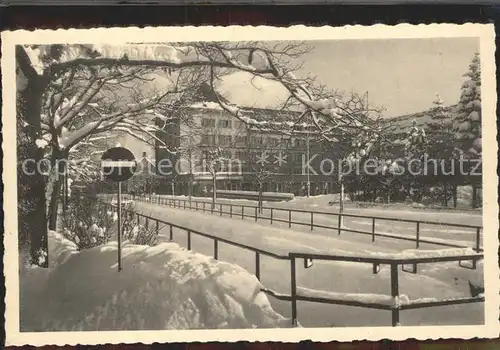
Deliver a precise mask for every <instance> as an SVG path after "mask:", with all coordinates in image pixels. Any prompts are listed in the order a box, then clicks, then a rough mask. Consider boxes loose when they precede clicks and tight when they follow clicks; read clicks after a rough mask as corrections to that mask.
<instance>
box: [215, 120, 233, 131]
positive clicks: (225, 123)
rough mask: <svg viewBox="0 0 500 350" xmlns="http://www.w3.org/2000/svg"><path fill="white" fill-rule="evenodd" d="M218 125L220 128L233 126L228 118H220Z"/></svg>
mask: <svg viewBox="0 0 500 350" xmlns="http://www.w3.org/2000/svg"><path fill="white" fill-rule="evenodd" d="M218 126H219V128H223V129H230V128H231V121H230V120H227V119H219V123H218Z"/></svg>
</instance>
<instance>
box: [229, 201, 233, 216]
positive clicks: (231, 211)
mask: <svg viewBox="0 0 500 350" xmlns="http://www.w3.org/2000/svg"><path fill="white" fill-rule="evenodd" d="M229 217H230V218H232V217H233V205H232V204H229Z"/></svg>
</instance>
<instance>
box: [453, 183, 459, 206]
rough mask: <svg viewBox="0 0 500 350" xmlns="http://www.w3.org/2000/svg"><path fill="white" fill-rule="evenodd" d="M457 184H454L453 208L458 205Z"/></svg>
mask: <svg viewBox="0 0 500 350" xmlns="http://www.w3.org/2000/svg"><path fill="white" fill-rule="evenodd" d="M457 197H458V194H457V184H453V208H456V207H457Z"/></svg>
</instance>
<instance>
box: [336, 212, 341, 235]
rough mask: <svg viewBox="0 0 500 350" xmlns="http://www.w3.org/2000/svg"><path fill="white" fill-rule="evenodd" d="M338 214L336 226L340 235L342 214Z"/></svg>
mask: <svg viewBox="0 0 500 350" xmlns="http://www.w3.org/2000/svg"><path fill="white" fill-rule="evenodd" d="M338 216H339V221H338V224H337V227H338V230H339V235H340V231H341V227H340V226H341V224H342V214H340V213H339V214H338Z"/></svg>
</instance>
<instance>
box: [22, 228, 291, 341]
mask: <svg viewBox="0 0 500 350" xmlns="http://www.w3.org/2000/svg"><path fill="white" fill-rule="evenodd" d="M49 247H50V248H49V249H50V250H49V261H50V268H49V269H42V268H30V267H24V268H23V269H22V270H21V274H20V292H21V293H20V296H21V299H20V305H21V315H20V317H21V330H22V331H72V330H73V331H75V330H78V331H94V330H99V331H106V330H141V329H142V330H154V329H194V328H203V329H207V328H208V329H209V328H251V327H287V326H290V324H291V322H290V320H287V319H285V318H284V317H282V316H281V315H279V314H278V313H276V312H275V311H273V309H272V307H271V305H270V303H269V300H268V298H267V296H266V295H265V294H264V293H263V292H261V291H260V289H261V287H262V285H261V284H260V283H259V281H258V280H257V279H256V277H255V276H254V275H252V274H250V273H248V272H247V271H245V270H244V269H243V268H241V267H239V266H237V265H234V264H230V263H227V262H222V261H216V260H214V259H212V258H210V257H208V256H204V255H201V254H198V253H195V252H192V251H187V250H185V249H184V248H181V247H180V246H179V245H178V244H176V243H173V242H170V243H162V244H160V245H158V246H155V247H148V246H138V245H132V244H128V243H127V242H125V243H124V244H123V251H122V256H123V260H122V261H123V263H122V266H123V270H122V271H121V272H117V245H116V242H110V243H109V244H106V245H103V246H100V247H96V248H92V249H88V250H84V251H80V252H78V251H77V250H76V246H75V245H74V244H72V243H71V242H70V241H68V240H66V239H65V238H63V237H62V236H61V235H60V234H57V233H54V232H51V233H50V234H49Z"/></svg>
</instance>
